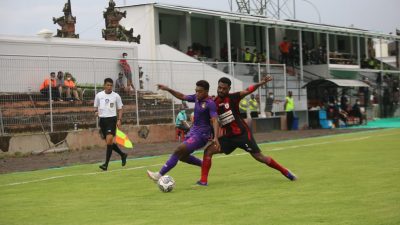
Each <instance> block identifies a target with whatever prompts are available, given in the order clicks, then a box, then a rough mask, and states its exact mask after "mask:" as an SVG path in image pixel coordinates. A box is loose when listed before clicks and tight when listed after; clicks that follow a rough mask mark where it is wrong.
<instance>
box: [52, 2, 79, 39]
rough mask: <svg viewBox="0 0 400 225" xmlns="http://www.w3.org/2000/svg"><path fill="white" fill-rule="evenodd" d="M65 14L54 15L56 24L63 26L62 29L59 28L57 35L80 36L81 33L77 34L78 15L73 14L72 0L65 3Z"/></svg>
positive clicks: (65, 36) (66, 36)
mask: <svg viewBox="0 0 400 225" xmlns="http://www.w3.org/2000/svg"><path fill="white" fill-rule="evenodd" d="M63 12H64V16H61V17H59V18H55V17H53V22H54V24H56V23H57V24H58V25H60V26H61V30H60V29H57V34H56V35H55V37H62V38H79V34H75V23H76V17H74V16H72V9H71V0H68V2H67V3H65V5H64V9H63Z"/></svg>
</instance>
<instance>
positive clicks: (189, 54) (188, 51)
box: [186, 46, 195, 57]
mask: <svg viewBox="0 0 400 225" xmlns="http://www.w3.org/2000/svg"><path fill="white" fill-rule="evenodd" d="M186 55H188V56H192V57H193V56H194V55H195V52H194V51H193V48H192V47H190V46H189V47H188V50H187V52H186Z"/></svg>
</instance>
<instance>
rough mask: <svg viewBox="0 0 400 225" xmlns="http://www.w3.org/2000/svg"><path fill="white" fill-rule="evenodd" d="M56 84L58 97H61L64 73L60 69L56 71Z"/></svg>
mask: <svg viewBox="0 0 400 225" xmlns="http://www.w3.org/2000/svg"><path fill="white" fill-rule="evenodd" d="M56 86H57V89H58V92H59V93H60V94H59V95H60V98H62V94H63V90H64V87H65V86H64V73H63V72H62V71H58V73H57V78H56Z"/></svg>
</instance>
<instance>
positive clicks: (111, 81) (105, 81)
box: [104, 78, 114, 84]
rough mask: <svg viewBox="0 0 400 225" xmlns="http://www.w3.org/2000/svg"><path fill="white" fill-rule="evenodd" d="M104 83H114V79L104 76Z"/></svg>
mask: <svg viewBox="0 0 400 225" xmlns="http://www.w3.org/2000/svg"><path fill="white" fill-rule="evenodd" d="M106 83H112V84H113V83H114V81H113V79H111V78H106V79H104V84H106Z"/></svg>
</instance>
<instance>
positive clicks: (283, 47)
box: [279, 37, 290, 66]
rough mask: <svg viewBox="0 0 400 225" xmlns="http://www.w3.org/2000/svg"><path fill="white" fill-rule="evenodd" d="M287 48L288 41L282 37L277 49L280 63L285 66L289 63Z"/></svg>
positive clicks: (288, 46)
mask: <svg viewBox="0 0 400 225" xmlns="http://www.w3.org/2000/svg"><path fill="white" fill-rule="evenodd" d="M289 49H290V43H289V42H288V41H287V39H286V37H284V38H283V41H282V42H281V43H280V44H279V51H280V52H281V63H283V64H285V65H286V66H288V65H289Z"/></svg>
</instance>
